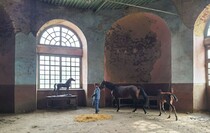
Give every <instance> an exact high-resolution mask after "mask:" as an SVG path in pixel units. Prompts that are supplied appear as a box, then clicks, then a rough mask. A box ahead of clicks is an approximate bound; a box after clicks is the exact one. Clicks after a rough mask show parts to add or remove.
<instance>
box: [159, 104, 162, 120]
mask: <svg viewBox="0 0 210 133" xmlns="http://www.w3.org/2000/svg"><path fill="white" fill-rule="evenodd" d="M161 108H162V101H159V111H160V114H159V116H161V114H162V111H161Z"/></svg>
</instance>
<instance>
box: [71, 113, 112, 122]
mask: <svg viewBox="0 0 210 133" xmlns="http://www.w3.org/2000/svg"><path fill="white" fill-rule="evenodd" d="M107 119H112V116H111V115H107V114H82V115H79V116H76V117H75V121H77V122H93V121H97V120H107Z"/></svg>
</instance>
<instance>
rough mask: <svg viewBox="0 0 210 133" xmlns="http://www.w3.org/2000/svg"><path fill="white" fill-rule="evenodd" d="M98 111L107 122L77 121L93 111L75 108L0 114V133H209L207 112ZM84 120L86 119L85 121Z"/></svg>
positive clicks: (209, 116)
mask: <svg viewBox="0 0 210 133" xmlns="http://www.w3.org/2000/svg"><path fill="white" fill-rule="evenodd" d="M132 110H133V108H127V107H123V108H121V109H120V111H119V112H116V108H100V112H99V114H108V115H111V116H112V118H111V119H106V120H96V121H93V122H77V121H75V118H76V117H77V116H79V115H82V114H94V108H89V107H78V108H77V109H76V110H73V109H65V110H54V109H50V110H37V111H34V112H31V113H25V114H0V133H113V132H115V133H137V132H138V133H139V132H142V133H209V132H210V113H208V112H196V113H177V115H178V121H176V120H175V116H174V114H173V113H172V114H171V118H170V119H167V117H168V111H167V114H162V116H158V115H159V111H158V110H154V109H147V112H148V113H147V114H144V112H143V110H142V109H141V108H139V109H138V110H137V111H136V112H132ZM87 119H88V118H87Z"/></svg>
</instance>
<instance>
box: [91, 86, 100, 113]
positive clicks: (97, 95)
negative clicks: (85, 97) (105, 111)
mask: <svg viewBox="0 0 210 133" xmlns="http://www.w3.org/2000/svg"><path fill="white" fill-rule="evenodd" d="M94 87H95V90H94V93H93V95H92V98H93V106H94V107H95V113H96V114H98V112H99V102H100V92H101V90H100V88H99V84H98V83H95V84H94Z"/></svg>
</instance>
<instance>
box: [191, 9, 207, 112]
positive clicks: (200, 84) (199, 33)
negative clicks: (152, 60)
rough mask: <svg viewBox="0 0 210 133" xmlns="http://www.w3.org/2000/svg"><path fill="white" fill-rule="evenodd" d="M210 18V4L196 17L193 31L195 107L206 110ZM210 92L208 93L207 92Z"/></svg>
mask: <svg viewBox="0 0 210 133" xmlns="http://www.w3.org/2000/svg"><path fill="white" fill-rule="evenodd" d="M209 18H210V5H208V6H206V8H205V9H204V10H203V11H202V12H201V13H200V15H199V16H198V18H197V19H196V22H195V25H194V32H193V53H194V55H193V68H194V72H193V73H194V75H193V109H195V110H206V109H207V108H208V107H209V106H207V104H209V103H207V98H208V97H209V96H210V91H209V90H210V89H209V87H208V86H207V84H206V81H207V80H206V79H207V78H206V75H205V69H206V67H207V65H206V64H205V54H206V53H205V47H204V45H205V43H207V42H206V41H205V39H204V34H205V27H206V24H207V21H208V19H209ZM206 92H208V93H206Z"/></svg>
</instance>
